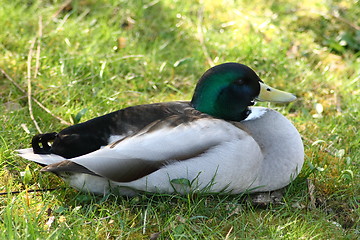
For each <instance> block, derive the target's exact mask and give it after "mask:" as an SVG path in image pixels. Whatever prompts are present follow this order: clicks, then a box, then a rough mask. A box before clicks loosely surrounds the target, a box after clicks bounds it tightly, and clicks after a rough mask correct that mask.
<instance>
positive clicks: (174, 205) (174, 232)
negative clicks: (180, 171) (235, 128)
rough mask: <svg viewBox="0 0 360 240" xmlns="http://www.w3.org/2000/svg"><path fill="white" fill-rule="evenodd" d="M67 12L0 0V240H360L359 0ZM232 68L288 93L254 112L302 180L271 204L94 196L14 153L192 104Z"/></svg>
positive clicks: (90, 2) (66, 6)
mask: <svg viewBox="0 0 360 240" xmlns="http://www.w3.org/2000/svg"><path fill="white" fill-rule="evenodd" d="M70 2H71V1H60V0H52V1H50V0H43V1H41V0H27V1H20V0H3V1H2V2H1V8H0V22H1V24H0V54H1V55H0V56H1V57H0V68H1V71H2V73H0V96H1V98H0V102H1V104H0V112H1V115H0V121H1V127H0V164H1V168H0V190H1V192H2V193H5V194H3V195H1V196H0V239H149V238H151V239H202V238H203V239H235V238H236V239H358V238H359V235H360V223H359V216H360V214H359V213H360V209H359V202H360V190H359V189H360V187H359V186H360V181H359V175H360V171H359V165H360V164H359V159H360V137H359V121H360V118H359V115H360V112H359V106H360V105H359V104H360V97H359V96H360V90H359V89H360V18H359V16H360V2H359V1H357V0H337V1H332V0H328V1H325V0H324V1H321V0H313V1H308V0H306V1H295V0H281V1H275V0H270V1H266V0H253V1H249V0H242V1H235V0H223V1H207V0H199V1H177V0H173V1H170V0H164V1H159V0H158V1H157V0H155V1H152V0H149V1H147V0H144V1H126V0H119V1H115V0H109V1H106V0H99V1H97V0H79V1H72V2H71V3H70ZM229 61H235V62H241V63H244V64H246V65H249V66H250V67H252V68H253V69H254V70H255V71H256V72H257V73H258V74H259V75H260V77H261V78H262V79H263V80H264V81H265V82H266V83H268V84H270V85H272V86H274V87H277V88H279V89H283V90H286V91H289V92H292V93H294V94H296V95H297V96H298V100H297V101H296V102H294V103H291V104H288V105H277V104H264V103H262V104H259V105H263V106H268V107H271V108H274V109H276V110H278V111H280V112H281V113H283V114H284V115H285V116H286V117H287V118H289V119H291V121H292V122H293V123H294V125H295V126H296V127H297V129H298V130H299V132H300V133H301V135H302V136H303V140H304V146H305V153H306V159H305V164H304V167H303V170H302V172H301V174H300V176H299V177H298V178H297V179H296V180H295V181H294V182H293V183H292V184H291V185H290V186H289V187H288V188H287V189H286V191H285V195H284V199H283V201H282V202H281V203H280V204H270V205H269V206H267V207H266V208H259V207H255V206H253V205H252V204H250V203H249V202H244V201H243V200H242V196H222V195H197V194H195V193H194V194H189V195H185V196H180V195H159V194H148V195H139V196H136V197H133V198H126V197H118V196H113V195H108V196H93V195H90V194H86V193H81V192H77V191H76V190H74V189H72V188H70V187H68V186H67V185H66V184H65V183H63V182H62V181H61V180H59V179H58V178H57V177H56V176H53V175H51V174H44V173H40V172H39V170H40V169H41V167H40V166H38V165H36V164H34V163H29V162H27V161H25V160H23V159H21V158H20V157H18V156H17V155H16V153H15V151H14V150H16V149H19V148H25V147H29V143H30V141H31V138H32V136H33V135H35V134H37V133H38V132H39V131H42V132H50V131H59V130H61V129H62V128H64V127H66V126H67V124H72V123H76V122H79V121H85V120H88V119H91V118H93V117H96V116H100V115H103V114H106V113H109V112H112V111H114V110H118V109H120V108H123V107H127V106H131V105H138V104H144V103H153V102H162V101H171V100H189V99H191V96H192V92H193V89H194V86H195V84H196V82H197V79H198V78H199V77H200V76H201V74H202V73H203V72H204V71H205V70H206V69H208V68H209V67H210V66H212V65H213V64H219V63H223V62H229ZM35 189H55V190H52V191H43V192H28V191H29V190H35ZM16 192H17V193H16Z"/></svg>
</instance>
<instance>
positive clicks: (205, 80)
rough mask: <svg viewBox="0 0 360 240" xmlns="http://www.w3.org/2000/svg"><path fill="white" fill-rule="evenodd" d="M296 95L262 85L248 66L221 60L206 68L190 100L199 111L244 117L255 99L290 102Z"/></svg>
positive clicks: (217, 115)
mask: <svg viewBox="0 0 360 240" xmlns="http://www.w3.org/2000/svg"><path fill="white" fill-rule="evenodd" d="M295 99H296V97H295V96H294V95H292V94H290V93H286V92H282V91H279V90H276V89H274V88H271V87H269V86H267V85H265V84H264V83H263V82H262V81H261V79H260V78H259V77H258V75H257V74H256V73H255V72H254V71H253V70H252V69H251V68H249V67H247V66H245V65H243V64H239V63H224V64H220V65H218V66H215V67H213V68H210V69H209V70H207V71H206V72H205V73H204V75H203V76H202V77H201V78H200V80H199V82H198V84H197V85H196V88H195V92H194V96H193V98H192V100H191V104H192V105H193V107H194V108H195V109H197V110H198V111H200V112H203V113H207V114H209V115H211V116H214V117H216V118H222V119H225V120H231V121H241V120H243V119H245V118H246V117H247V116H248V115H249V113H250V111H249V108H248V107H249V106H251V105H253V104H254V100H260V101H273V102H290V101H293V100H295Z"/></svg>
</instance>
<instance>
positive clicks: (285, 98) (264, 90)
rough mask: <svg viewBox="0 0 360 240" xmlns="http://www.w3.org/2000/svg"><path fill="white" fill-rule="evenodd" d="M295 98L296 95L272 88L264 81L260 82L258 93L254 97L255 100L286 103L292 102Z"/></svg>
mask: <svg viewBox="0 0 360 240" xmlns="http://www.w3.org/2000/svg"><path fill="white" fill-rule="evenodd" d="M295 99H296V96H295V95H293V94H292V93H288V92H284V91H281V90H277V89H275V88H272V87H270V86H268V85H266V84H265V83H262V82H260V94H259V96H258V97H256V98H255V100H256V101H260V102H277V103H287V102H292V101H294V100H295Z"/></svg>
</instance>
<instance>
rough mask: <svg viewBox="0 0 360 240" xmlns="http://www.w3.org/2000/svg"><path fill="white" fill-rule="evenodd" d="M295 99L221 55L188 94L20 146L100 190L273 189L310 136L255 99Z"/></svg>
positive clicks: (290, 172) (294, 165)
mask: <svg viewBox="0 0 360 240" xmlns="http://www.w3.org/2000/svg"><path fill="white" fill-rule="evenodd" d="M295 99H296V97H295V96H294V95H292V94H290V93H286V92H283V91H280V90H276V89H274V88H271V87H270V86H268V85H266V84H264V83H263V81H262V80H261V79H260V78H259V77H258V76H257V74H256V73H255V72H254V71H253V70H252V69H251V68H249V67H247V66H245V65H242V64H239V63H224V64H220V65H218V66H215V67H212V68H210V69H209V70H207V71H206V72H205V73H204V74H203V76H202V77H201V78H200V80H199V81H198V84H197V86H196V88H195V92H194V95H193V98H192V100H191V101H175V102H166V103H154V104H146V105H139V106H133V107H128V108H124V109H121V110H119V111H116V112H112V113H109V114H106V115H104V116H101V117H97V118H94V119H91V120H89V121H86V122H84V123H80V124H76V125H73V126H70V127H68V128H65V129H63V130H62V131H60V132H59V133H55V132H54V133H46V134H39V135H36V136H34V137H33V139H32V148H28V149H22V150H18V152H19V155H20V156H21V157H23V158H26V159H28V160H31V161H34V162H36V163H38V164H40V165H42V166H44V168H43V169H42V171H44V172H52V173H55V174H56V175H58V176H60V177H61V178H63V179H64V180H65V181H66V182H68V183H69V184H70V185H71V186H72V187H74V188H76V189H79V190H83V191H89V192H92V193H95V194H105V193H108V192H109V191H118V193H119V194H122V195H132V194H135V193H137V192H158V193H174V192H179V193H187V192H190V191H206V192H220V193H228V194H237V193H241V192H245V191H249V192H263V191H272V190H276V189H280V188H282V187H284V186H286V185H288V184H289V183H290V182H291V180H293V179H294V178H295V177H296V176H297V175H298V173H299V171H300V170H301V168H302V165H303V161H304V149H303V143H302V140H301V137H300V134H299V133H298V131H297V130H296V128H295V127H294V126H293V124H292V123H291V122H290V121H289V120H288V119H286V118H285V117H284V116H283V115H282V114H280V113H279V112H277V111H274V110H272V109H269V108H264V107H253V106H252V105H254V101H273V102H290V101H293V100H295ZM50 143H52V144H50Z"/></svg>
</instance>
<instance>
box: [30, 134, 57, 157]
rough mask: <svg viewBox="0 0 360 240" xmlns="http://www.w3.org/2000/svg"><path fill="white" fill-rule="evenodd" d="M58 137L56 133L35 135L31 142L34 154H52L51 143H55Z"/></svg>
mask: <svg viewBox="0 0 360 240" xmlns="http://www.w3.org/2000/svg"><path fill="white" fill-rule="evenodd" d="M56 136H57V133H56V132H52V133H45V134H38V135H35V136H34V137H33V138H32V141H31V146H32V148H33V151H34V153H36V154H50V153H51V151H50V150H51V146H50V145H49V142H52V141H54V140H55V138H56ZM40 143H41V145H40Z"/></svg>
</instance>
